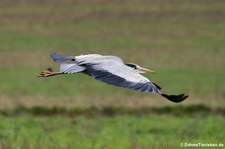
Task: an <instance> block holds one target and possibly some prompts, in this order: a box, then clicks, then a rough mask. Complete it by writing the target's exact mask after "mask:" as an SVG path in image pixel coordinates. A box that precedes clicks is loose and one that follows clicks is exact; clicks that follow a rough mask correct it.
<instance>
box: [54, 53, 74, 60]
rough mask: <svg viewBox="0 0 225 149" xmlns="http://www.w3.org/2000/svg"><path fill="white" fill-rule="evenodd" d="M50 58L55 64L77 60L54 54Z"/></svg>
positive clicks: (72, 57)
mask: <svg viewBox="0 0 225 149" xmlns="http://www.w3.org/2000/svg"><path fill="white" fill-rule="evenodd" d="M50 56H51V58H52V59H53V60H54V61H55V62H64V61H70V60H72V59H74V58H75V57H74V56H62V55H58V54H56V53H53V54H51V55H50Z"/></svg>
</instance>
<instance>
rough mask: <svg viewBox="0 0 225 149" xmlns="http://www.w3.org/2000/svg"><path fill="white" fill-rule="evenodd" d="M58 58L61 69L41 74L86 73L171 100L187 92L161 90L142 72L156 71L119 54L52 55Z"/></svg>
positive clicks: (111, 82)
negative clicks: (176, 93)
mask: <svg viewBox="0 0 225 149" xmlns="http://www.w3.org/2000/svg"><path fill="white" fill-rule="evenodd" d="M50 56H51V58H52V59H53V60H54V61H55V62H64V63H62V64H61V65H60V71H59V72H53V70H52V68H48V69H47V71H42V72H40V74H39V75H38V77H50V76H55V75H63V74H75V73H80V72H82V73H85V74H88V75H90V76H92V77H94V78H95V79H97V80H100V81H102V82H105V83H108V84H111V85H115V86H120V87H125V88H130V89H134V90H138V91H141V92H149V93H158V94H160V95H161V96H163V97H165V98H166V99H168V100H170V101H172V102H176V103H178V102H181V101H183V100H185V99H186V98H187V97H188V95H184V94H180V95H168V94H165V93H163V92H162V91H161V87H159V86H158V85H157V84H155V83H153V82H151V81H150V80H149V79H147V78H146V77H144V76H142V75H141V74H140V73H146V72H148V73H153V74H154V73H156V72H155V71H153V70H149V69H146V68H143V67H141V66H139V65H137V64H134V63H128V64H125V63H124V62H123V60H122V59H121V58H119V57H117V56H103V55H99V54H85V55H80V56H62V55H58V54H56V53H54V54H51V55H50Z"/></svg>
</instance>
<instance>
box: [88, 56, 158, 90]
mask: <svg viewBox="0 0 225 149" xmlns="http://www.w3.org/2000/svg"><path fill="white" fill-rule="evenodd" d="M86 68H87V72H88V73H89V74H90V75H91V76H93V77H94V78H95V79H97V80H100V81H103V82H105V83H108V84H111V85H116V86H120V87H125V88H131V89H135V90H139V91H142V92H152V93H161V92H160V89H158V88H157V87H156V86H155V85H154V84H153V83H152V82H151V81H150V80H148V79H147V78H145V77H144V76H142V75H140V74H139V73H137V72H136V71H134V70H133V69H132V68H130V67H128V66H126V65H124V64H123V63H122V62H120V61H114V59H112V60H111V59H104V60H102V61H101V62H100V63H96V62H95V64H93V65H92V64H89V65H87V66H86Z"/></svg>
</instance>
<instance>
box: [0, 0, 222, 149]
mask: <svg viewBox="0 0 225 149" xmlns="http://www.w3.org/2000/svg"><path fill="white" fill-rule="evenodd" d="M224 6H225V2H224V1H223V0H215V1H210V0H205V1H203V0H198V1H195V0H184V1H177V0H171V1H164V0H159V1H153V0H149V1H145V0H140V1H139V0H132V1H117V0H116V1H103V0H94V1H90V0H87V1H79V0H78V1H73V0H64V1H60V0H55V1H51V0H46V1H38V0H33V1H29V0H19V1H4V2H1V4H0V82H1V83H0V111H1V112H0V149H1V148H12V149H19V148H25V149H26V148H31V149H34V148H48V149H49V148H60V149H61V148H82V149H83V148H87V149H89V148H90V149H91V148H96V149H97V148H98V149H100V148H106V149H108V148H121V149H124V148H127V149H128V148H129V149H130V148H134V149H143V148H152V149H155V148H156V149H158V148H159V149H167V148H185V147H182V146H180V143H198V142H201V143H223V144H224V145H225V142H224V139H223V138H224V134H225V133H224V126H225V125H224V124H225V120H224V108H225V107H224V105H225V83H224V80H225V70H224V68H225V60H224V57H225V50H224V49H225V42H224V39H225V31H224V26H225V10H224ZM53 52H57V53H60V54H64V55H80V54H82V53H99V54H106V55H117V56H119V57H121V58H122V59H124V61H125V62H133V63H137V64H139V65H140V66H143V67H146V68H149V69H152V70H155V71H156V72H158V74H157V75H151V74H145V76H146V77H148V78H149V79H150V80H152V81H153V82H155V83H157V84H159V85H160V86H161V87H162V88H163V91H165V92H166V93H169V94H178V93H185V94H189V95H190V97H189V98H188V99H187V100H186V101H184V102H183V103H180V104H173V103H170V102H169V101H167V100H164V99H162V98H161V97H160V96H158V95H154V94H147V93H140V92H137V91H133V90H129V89H124V88H118V87H114V86H110V85H107V84H104V83H102V82H99V81H96V80H94V79H93V78H90V77H89V76H85V75H82V74H76V75H67V76H57V77H53V78H47V79H46V78H38V77H36V76H37V74H38V73H39V72H40V71H42V70H44V69H46V68H47V67H48V66H52V67H53V69H55V70H57V69H58V67H59V64H56V63H54V62H52V60H51V59H50V58H49V54H50V53H53ZM196 105H197V106H196ZM192 107H193V108H192ZM201 107H205V108H206V109H208V110H206V111H205V110H204V109H205V108H201ZM52 108H53V114H49V112H50V113H51V112H52ZM54 108H56V111H54ZM105 108H106V109H108V108H109V109H111V110H112V111H111V112H112V113H114V112H115V111H117V110H119V111H120V112H116V114H115V115H114V114H112V115H111V114H107V112H109V111H110V110H109V111H107V110H106V111H105V110H104V109H105ZM146 108H147V109H149V110H147V111H148V112H144V114H143V113H141V114H140V111H145V110H146ZM154 108H156V109H157V108H158V109H160V110H163V111H164V112H157V110H156V111H154ZM185 108H187V109H188V110H185ZM57 109H61V110H59V111H58V112H57ZM101 109H103V110H101ZM196 109H197V110H196ZM121 110H122V112H121ZM80 111H82V112H80ZM99 111H101V112H99ZM130 111H132V112H130ZM215 111H217V112H215ZM55 112H56V113H55ZM40 113H41V114H40ZM104 113H106V114H104ZM109 113H110V112H109ZM177 113H180V114H177ZM190 113H191V114H190ZM199 148H201V147H199Z"/></svg>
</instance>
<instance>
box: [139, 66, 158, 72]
mask: <svg viewBox="0 0 225 149" xmlns="http://www.w3.org/2000/svg"><path fill="white" fill-rule="evenodd" d="M140 69H141V71H144V72H148V73H153V74H156V73H157V72H155V71H153V70H149V69H146V68H142V67H141V68H140Z"/></svg>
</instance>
